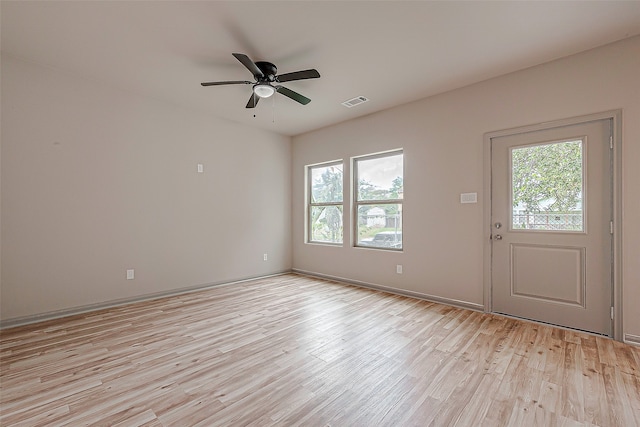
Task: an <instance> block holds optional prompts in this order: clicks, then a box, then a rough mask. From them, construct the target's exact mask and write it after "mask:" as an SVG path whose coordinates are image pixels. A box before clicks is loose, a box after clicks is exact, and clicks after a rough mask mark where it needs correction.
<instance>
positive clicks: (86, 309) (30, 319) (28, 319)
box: [0, 270, 291, 330]
mask: <svg viewBox="0 0 640 427" xmlns="http://www.w3.org/2000/svg"><path fill="white" fill-rule="evenodd" d="M290 272H291V270H286V271H281V272H276V273H272V274H268V275H264V276H254V277H245V278H241V279H236V280H233V281H222V282H213V283H205V284H202V285H195V286H190V287H187V288H182V289H177V290H171V291H165V292H158V293H154V294H146V295H140V296H137V297H132V298H124V299H118V300H112V301H106V302H102V303H97V304H89V305H83V306H80V307H72V308H67V309H63V310H57V311H50V312H47V313H39V314H33V315H29V316H23V317H15V318H12V319H6V320H0V330H1V329H8V328H13V327H16V326H23V325H29V324H32V323H38V322H44V321H47V320H53V319H60V318H62V317H68V316H74V315H76V314H83V313H90V312H92V311H97V310H103V309H105V308H112V307H120V306H123V305H128V304H133V303H137V302H142V301H151V300H154V299H159V298H165V297H170V296H174V295H182V294H188V293H191V292H198V291H202V290H205V289H208V288H214V287H218V286H228V285H235V284H237V283H242V282H248V281H250V280H256V279H264V278H267V277H274V276H280V275H283V274H287V273H290Z"/></svg>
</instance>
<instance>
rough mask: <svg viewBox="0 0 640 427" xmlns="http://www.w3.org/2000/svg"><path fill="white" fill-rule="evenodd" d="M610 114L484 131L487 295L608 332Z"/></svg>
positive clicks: (524, 312) (507, 305)
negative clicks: (513, 130)
mask: <svg viewBox="0 0 640 427" xmlns="http://www.w3.org/2000/svg"><path fill="white" fill-rule="evenodd" d="M610 135H611V121H610V120H598V121H593V122H588V123H583V124H577V125H570V126H564V127H559V128H553V129H547V130H541V131H535V132H527V133H519V134H514V135H509V136H502V137H496V138H492V139H491V161H492V190H491V191H492V202H491V203H492V204H491V208H492V214H491V215H492V305H493V310H494V311H495V312H498V313H504V314H509V315H513V316H518V317H523V318H528V319H532V320H538V321H542V322H548V323H552V324H556V325H561V326H566V327H571V328H576V329H582V330H587V331H591V332H595V333H600V334H605V335H610V334H611V317H610V312H611V311H610V308H611V305H612V301H611V294H612V293H611V290H612V276H611V253H612V252H611V250H612V247H611V243H612V236H611V234H610V221H611V218H612V199H611V182H612V181H611V170H610V169H611V159H610V147H609V138H610Z"/></svg>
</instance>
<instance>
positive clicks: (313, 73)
mask: <svg viewBox="0 0 640 427" xmlns="http://www.w3.org/2000/svg"><path fill="white" fill-rule="evenodd" d="M318 77H320V73H319V72H318V70H314V69H311V70H304V71H294V72H293V73H285V74H280V75H279V76H278V77H277V80H278V81H279V82H280V83H284V82H290V81H293V80H305V79H317V78H318Z"/></svg>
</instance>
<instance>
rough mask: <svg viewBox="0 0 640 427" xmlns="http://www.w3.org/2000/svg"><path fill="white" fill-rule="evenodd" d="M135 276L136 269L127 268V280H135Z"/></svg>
mask: <svg viewBox="0 0 640 427" xmlns="http://www.w3.org/2000/svg"><path fill="white" fill-rule="evenodd" d="M134 277H135V271H134V270H133V269H131V270H127V280H133V279H134Z"/></svg>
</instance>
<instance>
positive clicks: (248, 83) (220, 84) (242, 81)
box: [200, 80, 254, 86]
mask: <svg viewBox="0 0 640 427" xmlns="http://www.w3.org/2000/svg"><path fill="white" fill-rule="evenodd" d="M200 84H201V85H202V86H222V85H252V84H254V82H249V81H246V80H231V81H227V82H204V83H200Z"/></svg>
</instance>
